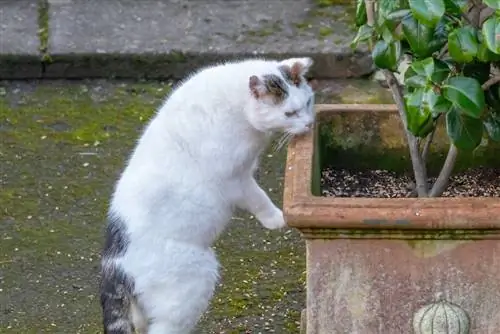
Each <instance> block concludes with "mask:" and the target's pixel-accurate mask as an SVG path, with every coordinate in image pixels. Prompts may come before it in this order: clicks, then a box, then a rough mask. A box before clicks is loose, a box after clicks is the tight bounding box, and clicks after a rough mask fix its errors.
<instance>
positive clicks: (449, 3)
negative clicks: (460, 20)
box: [444, 0, 467, 15]
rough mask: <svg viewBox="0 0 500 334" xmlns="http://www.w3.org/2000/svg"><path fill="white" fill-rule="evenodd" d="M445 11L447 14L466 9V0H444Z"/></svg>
mask: <svg viewBox="0 0 500 334" xmlns="http://www.w3.org/2000/svg"><path fill="white" fill-rule="evenodd" d="M444 4H445V7H446V9H445V12H446V13H449V14H455V15H457V14H460V13H464V12H465V10H466V9H467V0H444Z"/></svg>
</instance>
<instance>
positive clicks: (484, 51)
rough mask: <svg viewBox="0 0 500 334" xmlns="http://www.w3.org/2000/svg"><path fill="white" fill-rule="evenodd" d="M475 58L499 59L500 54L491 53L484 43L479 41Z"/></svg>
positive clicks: (480, 59)
mask: <svg viewBox="0 0 500 334" xmlns="http://www.w3.org/2000/svg"><path fill="white" fill-rule="evenodd" d="M477 59H478V60H479V61H482V62H485V63H487V62H491V61H500V54H496V53H493V52H492V51H491V50H490V49H489V48H488V46H487V45H486V44H484V43H480V44H479V50H478V51H477Z"/></svg>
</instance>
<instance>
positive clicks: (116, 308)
mask: <svg viewBox="0 0 500 334" xmlns="http://www.w3.org/2000/svg"><path fill="white" fill-rule="evenodd" d="M132 285H133V284H132V280H131V279H130V278H129V277H127V275H126V274H125V273H124V272H123V270H121V269H120V268H117V267H116V266H114V265H111V266H109V265H107V266H103V270H102V278H101V286H100V294H101V307H102V312H103V325H104V334H133V333H134V326H133V324H132V320H131V317H130V302H131V296H132Z"/></svg>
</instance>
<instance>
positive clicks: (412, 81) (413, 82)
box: [404, 68, 427, 88]
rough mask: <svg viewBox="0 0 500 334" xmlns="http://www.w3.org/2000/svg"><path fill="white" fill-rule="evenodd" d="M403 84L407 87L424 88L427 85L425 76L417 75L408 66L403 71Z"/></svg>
mask: <svg viewBox="0 0 500 334" xmlns="http://www.w3.org/2000/svg"><path fill="white" fill-rule="evenodd" d="M404 83H405V86H407V87H413V88H424V87H425V86H427V78H426V77H424V76H422V75H418V74H416V73H415V71H412V70H411V69H410V68H408V69H407V70H406V72H405V81H404Z"/></svg>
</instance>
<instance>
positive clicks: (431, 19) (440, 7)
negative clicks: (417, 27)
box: [409, 0, 445, 28]
mask: <svg viewBox="0 0 500 334" xmlns="http://www.w3.org/2000/svg"><path fill="white" fill-rule="evenodd" d="M409 4H410V9H411V12H412V13H413V16H415V18H416V19H417V20H418V21H419V22H422V23H423V24H425V25H426V26H428V27H431V28H432V27H435V26H436V24H437V23H438V22H439V20H441V18H442V17H443V15H444V11H445V5H444V0H409Z"/></svg>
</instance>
